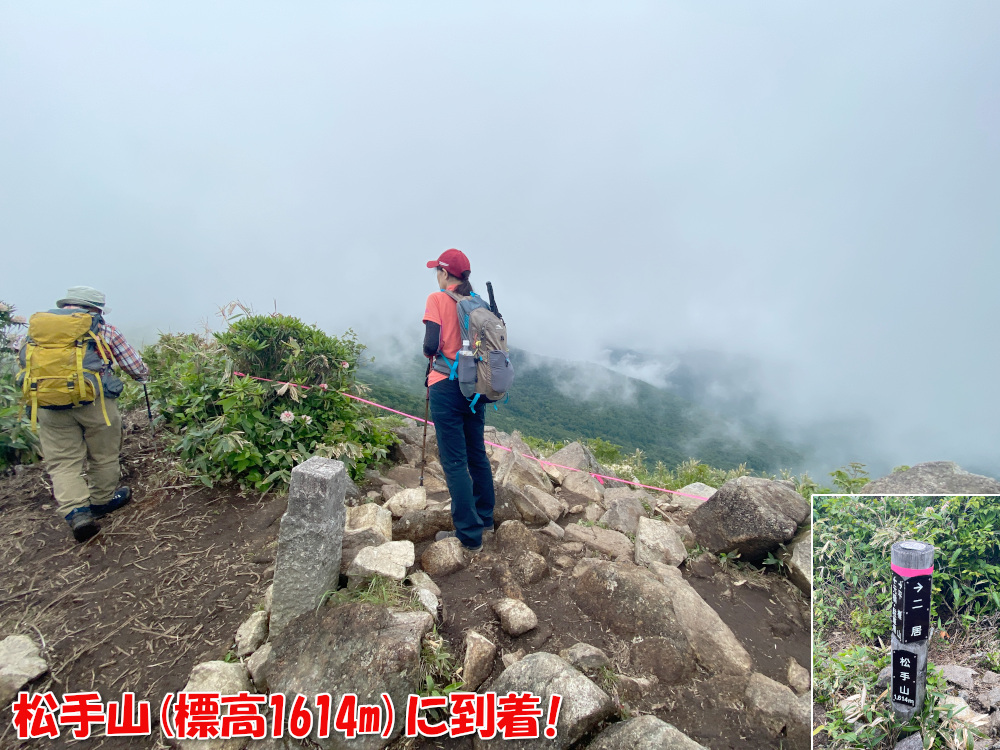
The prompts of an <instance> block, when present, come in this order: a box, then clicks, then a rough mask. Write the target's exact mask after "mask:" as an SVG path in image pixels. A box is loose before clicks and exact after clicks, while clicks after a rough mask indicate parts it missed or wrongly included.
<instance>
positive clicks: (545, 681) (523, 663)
mask: <svg viewBox="0 0 1000 750" xmlns="http://www.w3.org/2000/svg"><path fill="white" fill-rule="evenodd" d="M490 690H491V692H495V693H496V694H497V695H507V694H508V693H511V692H514V693H524V692H530V693H532V694H533V695H536V696H539V697H541V699H542V700H541V703H540V704H539V706H540V708H541V709H542V711H543V712H547V711H548V707H549V703H550V701H551V698H552V696H553V695H559V696H562V703H561V705H560V708H559V720H558V722H557V724H556V737H555V738H554V739H551V740H549V739H546V740H531V739H524V740H504V739H503V738H502V737H501V736H500V735H499V734H498V735H497V736H496V737H495V738H494V739H492V740H482V739H480V738H479V736H478V735H476V736H475V738H474V740H473V746H474V747H475V748H503V750H530V749H531V748H536V747H538V746H539V744H541V743H544V745H545V747H550V748H557V749H559V750H564V749H565V748H568V747H569V746H570V745H572V744H573V743H574V742H576V741H577V740H579V739H580V738H581V737H583V735H585V734H586V733H587V732H589V731H590V730H591V729H593V728H594V727H596V726H597V725H598V724H599V723H600V722H601V721H603V720H604V719H606V718H607V717H609V716H610V715H611V714H612V712H613V711H614V702H613V701H612V700H611V698H610V697H608V695H607V694H606V693H605V692H604V691H603V690H601V689H600V688H599V687H597V685H595V684H594V683H593V682H591V681H590V680H588V679H587V678H586V677H585V676H584V675H583V674H581V673H580V672H579V671H578V670H576V669H574V668H573V667H571V666H570V665H569V664H567V663H566V662H565V661H563V660H562V659H560V658H559V657H558V656H556V655H555V654H548V653H545V652H539V653H535V654H530V655H529V656H526V657H524V658H523V659H521V660H520V661H518V662H517V663H516V664H513V665H511V666H509V667H508V668H507V669H505V670H504V672H503V674H501V675H500V676H499V677H498V678H497V679H496V681H495V682H494V683H493V685H491V687H490ZM543 715H544V713H543ZM540 723H541V724H542V726H543V727H544V721H543V722H540Z"/></svg>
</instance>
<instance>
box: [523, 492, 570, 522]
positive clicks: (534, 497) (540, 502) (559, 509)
mask: <svg viewBox="0 0 1000 750" xmlns="http://www.w3.org/2000/svg"><path fill="white" fill-rule="evenodd" d="M524 494H525V495H526V496H527V497H528V499H529V500H531V501H532V502H533V503H534V504H535V505H536V506H538V507H539V508H541V509H542V510H543V511H544V512H545V515H546V516H547V517H548V520H549V521H558V520H559V519H560V518H562V516H563V514H565V513H566V511H568V510H569V505H568V504H567V503H566V501H565V500H563V499H561V498H558V497H556V496H555V495H553V494H551V493H549V492H545V491H544V490H540V489H538V488H537V487H532V486H530V485H529V486H527V487H525V488H524Z"/></svg>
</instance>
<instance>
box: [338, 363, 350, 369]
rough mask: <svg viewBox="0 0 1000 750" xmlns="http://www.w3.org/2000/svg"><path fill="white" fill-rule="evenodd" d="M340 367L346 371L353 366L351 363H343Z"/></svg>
mask: <svg viewBox="0 0 1000 750" xmlns="http://www.w3.org/2000/svg"><path fill="white" fill-rule="evenodd" d="M340 366H341V367H343V368H344V369H345V370H346V369H347V368H348V367H350V366H351V364H350V363H349V362H341V363H340Z"/></svg>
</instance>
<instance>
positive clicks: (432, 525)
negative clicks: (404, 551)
mask: <svg viewBox="0 0 1000 750" xmlns="http://www.w3.org/2000/svg"><path fill="white" fill-rule="evenodd" d="M454 528H455V526H454V523H453V522H452V520H451V510H449V509H448V508H443V507H438V506H434V507H430V508H427V509H426V510H411V511H410V512H408V513H404V514H403V517H402V518H400V519H399V520H398V521H396V522H395V523H393V524H392V538H393V539H396V540H399V539H407V540H409V541H411V542H413V543H417V542H424V541H427V540H428V539H433V538H434V535H435V534H437V533H438V532H439V531H451V530H452V529H454Z"/></svg>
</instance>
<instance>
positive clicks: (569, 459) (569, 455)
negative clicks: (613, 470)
mask: <svg viewBox="0 0 1000 750" xmlns="http://www.w3.org/2000/svg"><path fill="white" fill-rule="evenodd" d="M545 460H546V461H547V462H549V463H552V464H557V465H559V466H568V467H570V468H571V469H579V470H580V471H583V472H587V473H588V474H592V473H593V474H604V473H606V472H605V471H604V467H603V466H601V465H600V464H599V463H598V462H597V459H596V458H594V454H593V453H592V452H591V450H590V448H588V447H587V446H585V445H584V444H583V443H578V442H573V443H570V444H569V445H567V446H565V447H563V448H560V449H559V450H557V451H556V452H555V453H553V454H552V455H551V456H549V457H548V458H546V459H545Z"/></svg>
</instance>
